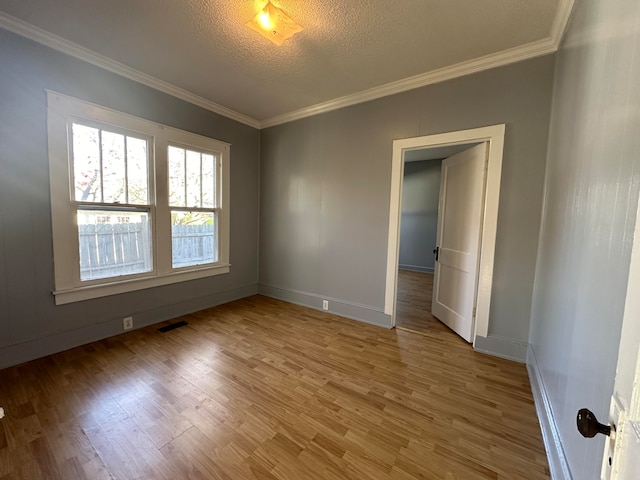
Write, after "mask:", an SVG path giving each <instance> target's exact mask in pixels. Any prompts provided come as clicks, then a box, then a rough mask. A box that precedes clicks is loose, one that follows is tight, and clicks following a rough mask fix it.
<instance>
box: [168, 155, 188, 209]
mask: <svg viewBox="0 0 640 480" xmlns="http://www.w3.org/2000/svg"><path fill="white" fill-rule="evenodd" d="M184 154H185V151H184V148H177V147H169V205H171V206H172V207H184V206H185V182H184Z"/></svg>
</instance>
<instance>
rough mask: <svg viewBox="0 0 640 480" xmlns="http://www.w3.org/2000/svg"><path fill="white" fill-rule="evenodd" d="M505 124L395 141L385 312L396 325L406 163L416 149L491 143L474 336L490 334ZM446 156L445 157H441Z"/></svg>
mask: <svg viewBox="0 0 640 480" xmlns="http://www.w3.org/2000/svg"><path fill="white" fill-rule="evenodd" d="M504 132H505V125H504V124H502V125H493V126H489V127H482V128H476V129H471V130H463V131H457V132H449V133H443V134H437V135H429V136H424V137H415V138H408V139H402V140H395V141H394V142H393V158H392V171H391V195H390V209H389V242H388V252H387V278H386V292H385V313H386V314H387V315H391V316H392V325H393V326H395V325H396V313H397V312H396V304H397V286H398V263H399V245H400V241H399V240H400V224H401V220H400V218H401V198H402V186H403V172H404V164H405V161H406V160H407V158H410V157H411V155H412V154H411V153H410V152H413V151H418V150H434V153H435V152H436V150H435V149H443V148H458V149H460V147H462V148H461V149H465V148H468V147H469V146H472V145H473V144H477V143H482V142H487V150H488V151H487V165H486V177H485V178H486V181H485V184H484V191H483V198H484V202H483V212H482V222H481V238H480V243H481V248H480V252H479V262H478V265H479V270H478V271H479V274H478V277H477V288H476V291H477V296H476V298H475V300H474V313H475V326H474V332H473V335H472V336H471V338H472V340H473V341H475V337H476V336H483V337H486V336H487V334H488V331H489V307H490V301H491V288H492V283H493V261H494V252H495V239H496V226H497V217H498V202H499V196H500V195H499V194H500V176H501V170H502V153H503V147H504ZM440 158H443V157H440Z"/></svg>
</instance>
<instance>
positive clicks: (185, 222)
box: [171, 212, 218, 268]
mask: <svg viewBox="0 0 640 480" xmlns="http://www.w3.org/2000/svg"><path fill="white" fill-rule="evenodd" d="M171 246H172V260H173V268H180V267H188V266H194V265H204V264H207V263H215V262H217V261H218V227H217V222H216V216H215V213H213V212H171Z"/></svg>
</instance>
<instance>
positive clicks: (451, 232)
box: [431, 143, 487, 342]
mask: <svg viewBox="0 0 640 480" xmlns="http://www.w3.org/2000/svg"><path fill="white" fill-rule="evenodd" d="M486 161H487V144H486V143H482V144H480V145H476V146H475V147H472V148H470V149H468V150H465V151H463V152H460V153H458V154H456V155H453V156H452V157H449V158H447V159H445V160H443V162H442V173H441V177H440V205H439V207H438V233H437V247H436V252H435V254H436V262H435V273H434V278H433V301H432V305H431V313H432V314H433V316H434V317H436V318H437V319H438V320H440V321H441V322H442V323H444V324H445V325H447V326H448V327H449V328H451V329H452V330H453V331H454V332H456V333H457V334H458V335H460V336H461V337H462V338H464V339H465V340H466V341H467V342H472V340H473V332H474V317H475V301H476V291H477V280H478V264H479V262H478V260H479V252H480V239H481V233H482V212H483V199H484V182H485V171H486V169H485V165H486Z"/></svg>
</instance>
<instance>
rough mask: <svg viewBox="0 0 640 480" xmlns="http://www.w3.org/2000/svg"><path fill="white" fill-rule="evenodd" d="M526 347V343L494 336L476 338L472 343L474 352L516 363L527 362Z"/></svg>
mask: <svg viewBox="0 0 640 480" xmlns="http://www.w3.org/2000/svg"><path fill="white" fill-rule="evenodd" d="M527 346H528V344H527V343H524V342H518V341H517V340H512V339H510V338H504V337H498V336H494V335H489V336H488V337H476V338H475V342H473V349H474V350H475V351H476V352H480V353H486V354H487V355H493V356H494V357H500V358H505V359H507V360H513V361H514V362H518V363H525V362H526V361H527Z"/></svg>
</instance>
